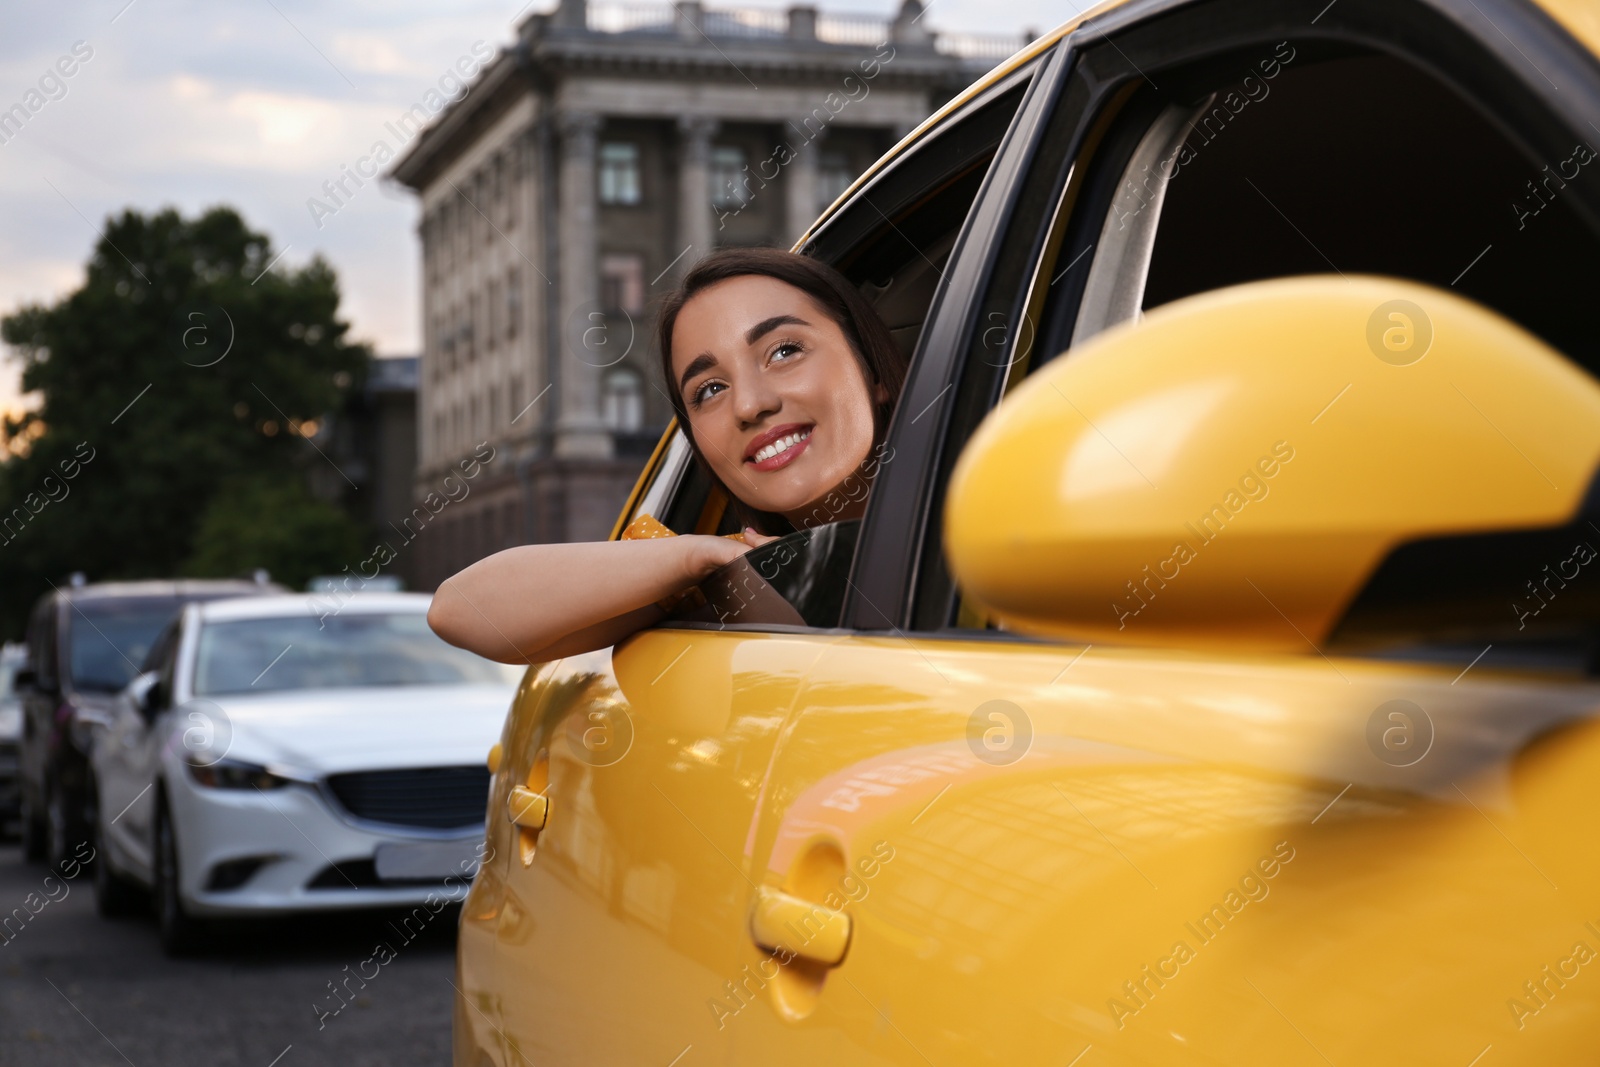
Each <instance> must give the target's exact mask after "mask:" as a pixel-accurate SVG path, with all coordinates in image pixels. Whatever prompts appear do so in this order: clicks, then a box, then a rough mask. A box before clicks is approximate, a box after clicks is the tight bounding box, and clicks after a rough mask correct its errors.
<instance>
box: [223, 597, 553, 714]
mask: <svg viewBox="0 0 1600 1067" xmlns="http://www.w3.org/2000/svg"><path fill="white" fill-rule="evenodd" d="M521 671H522V668H521V667H510V666H507V665H505V664H502V663H494V662H492V661H490V660H486V659H483V658H481V657H479V656H475V655H473V654H472V653H471V652H466V651H463V650H462V649H459V648H455V647H454V646H452V645H447V644H445V643H444V642H443V641H441V640H440V639H439V638H438V637H437V636H436V635H435V634H434V632H433V631H432V630H430V629H429V628H428V619H427V616H426V615H424V614H422V613H421V612H392V613H383V614H379V613H373V612H362V613H359V614H358V613H355V612H351V613H348V614H344V615H338V616H333V617H323V618H320V619H319V618H317V617H315V616H312V615H285V616H279V617H274V618H265V619H234V620H229V621H221V622H211V623H207V624H205V625H204V626H203V627H202V628H201V630H200V647H199V656H198V658H197V661H196V663H195V672H194V693H195V695H196V696H214V695H217V694H221V693H260V692H270V691H274V690H276V691H282V690H286V689H337V688H349V687H352V686H389V685H512V684H515V683H516V680H517V677H518V676H519V675H520V673H521Z"/></svg>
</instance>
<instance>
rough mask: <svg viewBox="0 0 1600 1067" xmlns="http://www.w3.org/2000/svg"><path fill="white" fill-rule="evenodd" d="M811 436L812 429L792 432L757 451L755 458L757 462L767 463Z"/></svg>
mask: <svg viewBox="0 0 1600 1067" xmlns="http://www.w3.org/2000/svg"><path fill="white" fill-rule="evenodd" d="M810 436H811V431H810V430H801V431H800V432H799V433H792V434H790V435H789V436H788V437H780V438H778V439H777V440H776V441H774V442H772V443H771V444H770V445H768V446H767V447H765V448H763V449H760V450H759V451H758V452H756V454H755V456H754V459H755V461H756V462H757V463H765V462H766V461H767V460H769V459H771V458H772V457H773V456H776V455H779V454H780V453H783V452H787V451H788V450H789V449H791V448H793V447H794V446H795V445H797V444H799V443H800V442H801V441H804V440H805V439H806V438H808V437H810Z"/></svg>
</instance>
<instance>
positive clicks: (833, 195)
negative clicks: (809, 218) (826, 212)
mask: <svg viewBox="0 0 1600 1067" xmlns="http://www.w3.org/2000/svg"><path fill="white" fill-rule="evenodd" d="M855 180H856V172H855V171H854V170H852V169H851V167H850V157H849V156H847V155H845V154H844V153H843V152H824V153H822V158H820V159H819V160H817V210H818V211H821V210H823V209H824V208H826V207H827V206H828V205H829V204H832V203H833V202H834V201H835V200H837V199H839V196H840V195H841V194H842V193H843V192H844V191H845V190H846V189H848V188H850V183H851V182H853V181H855Z"/></svg>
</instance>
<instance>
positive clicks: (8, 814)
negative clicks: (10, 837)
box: [0, 644, 28, 835]
mask: <svg viewBox="0 0 1600 1067" xmlns="http://www.w3.org/2000/svg"><path fill="white" fill-rule="evenodd" d="M27 661H28V654H27V650H26V649H24V648H23V647H22V646H21V645H13V644H7V645H5V646H4V647H0V835H3V834H6V833H8V832H10V827H11V824H12V822H14V821H15V820H16V818H17V742H18V741H20V740H21V739H22V701H21V700H19V699H18V698H17V691H16V687H15V685H14V684H13V683H14V680H15V678H16V676H17V672H18V671H20V670H22V668H23V667H24V666H25V665H26V663H27Z"/></svg>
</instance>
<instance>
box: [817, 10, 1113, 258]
mask: <svg viewBox="0 0 1600 1067" xmlns="http://www.w3.org/2000/svg"><path fill="white" fill-rule="evenodd" d="M1128 2H1129V0H1102V2H1101V3H1098V4H1095V5H1094V6H1092V7H1090V8H1089V9H1088V10H1087V11H1084V12H1082V13H1080V14H1078V15H1075V16H1074V17H1072V18H1070V19H1068V20H1067V21H1066V22H1063V23H1062V24H1061V25H1059V26H1057V27H1056V28H1055V29H1053V30H1051V31H1050V32H1049V33H1046V34H1044V35H1043V36H1041V37H1039V38H1038V39H1037V40H1035V41H1033V42H1032V43H1031V44H1027V45H1024V46H1023V47H1022V49H1021V50H1020V51H1018V52H1017V53H1016V54H1015V55H1013V56H1012V57H1011V58H1010V59H1008V60H1006V61H1005V62H1003V63H1001V64H1000V65H998V66H996V67H995V68H994V69H993V70H991V71H989V73H987V74H985V75H984V76H983V77H981V78H979V79H978V80H977V81H975V82H973V83H972V84H971V85H969V86H967V87H966V88H965V89H963V90H961V92H959V93H957V94H956V95H955V96H953V97H951V98H950V99H949V100H947V101H945V103H944V105H943V106H942V107H940V108H939V110H937V111H935V112H934V113H933V114H931V115H929V116H928V117H927V118H925V119H923V120H922V122H921V123H919V124H918V125H917V126H916V128H914V129H913V130H912V131H911V132H910V133H908V134H906V135H905V136H904V137H902V138H901V139H900V142H899V143H898V144H896V145H895V146H894V147H893V148H891V149H889V151H887V152H885V153H884V154H883V155H882V156H880V157H878V159H877V161H875V162H874V163H873V164H872V166H870V167H868V168H867V169H866V170H864V171H862V172H861V174H860V175H859V176H857V178H856V180H855V181H853V182H851V183H850V187H849V188H847V189H846V190H845V191H844V192H842V193H840V194H839V196H838V198H837V199H835V200H834V202H833V203H831V204H829V205H828V206H827V208H826V209H824V210H823V212H822V214H821V215H819V216H817V219H816V221H815V222H813V223H812V224H811V226H810V228H809V229H807V230H806V232H805V233H803V234H801V235H800V239H799V240H798V241H796V242H795V243H794V247H795V249H797V250H798V249H800V248H802V247H804V246H805V243H806V242H807V241H809V240H811V235H812V234H814V233H816V232H817V230H818V229H820V228H821V226H822V224H823V223H825V222H827V221H828V220H829V219H831V218H832V217H833V213H834V211H835V210H836V209H838V208H839V206H840V205H842V204H844V203H845V202H846V201H848V200H849V199H850V198H851V197H852V196H854V195H855V194H856V190H857V189H859V188H861V187H862V186H863V185H865V184H866V183H867V182H869V181H871V180H872V178H873V176H874V175H876V174H877V173H878V172H879V171H881V170H883V169H884V168H885V167H887V166H888V165H889V164H890V163H892V162H894V161H895V160H896V159H898V158H899V157H900V155H901V154H902V153H904V152H905V151H906V150H907V149H908V148H911V147H912V146H913V145H915V144H916V143H917V142H918V141H920V140H922V138H923V136H924V135H925V134H926V133H927V132H928V131H929V130H931V129H933V128H935V127H937V126H939V125H940V124H941V123H943V122H944V120H945V119H946V118H947V117H948V116H950V115H952V114H954V113H955V112H957V111H960V110H961V109H962V108H964V107H966V106H967V104H968V103H970V102H971V101H972V100H973V99H974V98H975V97H978V96H982V95H983V94H984V93H985V92H987V91H988V90H989V89H990V88H991V87H992V86H994V85H997V84H999V83H1000V82H1002V81H1004V80H1005V79H1006V78H1007V77H1009V76H1010V75H1011V72H1012V71H1014V70H1016V69H1017V68H1018V67H1020V66H1022V65H1023V64H1025V63H1027V62H1028V61H1029V60H1031V59H1033V57H1035V56H1037V55H1039V54H1041V53H1043V52H1048V51H1049V50H1050V49H1051V48H1053V47H1054V46H1055V44H1056V42H1057V41H1059V40H1061V38H1063V37H1065V36H1066V35H1067V34H1069V33H1071V32H1072V31H1073V30H1074V29H1076V28H1077V27H1078V26H1079V25H1080V24H1081V23H1082V22H1084V21H1085V20H1086V19H1089V18H1093V17H1094V16H1096V15H1101V14H1104V13H1105V12H1107V11H1110V10H1112V9H1114V8H1118V7H1122V6H1123V5H1124V4H1126V3H1128Z"/></svg>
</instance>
